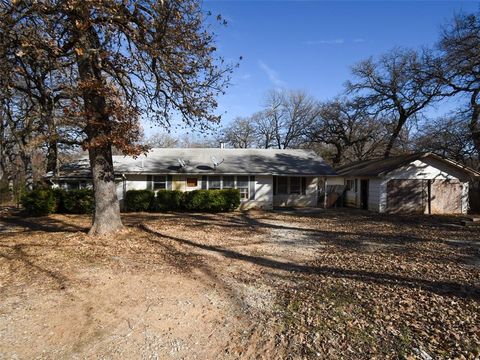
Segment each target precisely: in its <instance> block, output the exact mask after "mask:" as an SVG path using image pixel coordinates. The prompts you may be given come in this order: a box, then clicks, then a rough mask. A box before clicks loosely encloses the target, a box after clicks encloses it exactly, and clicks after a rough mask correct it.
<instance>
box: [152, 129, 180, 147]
mask: <svg viewBox="0 0 480 360" xmlns="http://www.w3.org/2000/svg"><path fill="white" fill-rule="evenodd" d="M144 144H145V145H147V146H148V147H151V148H174V147H177V146H178V144H179V140H178V139H177V138H175V137H173V136H172V135H171V134H169V133H166V132H158V133H156V134H153V135H151V136H150V137H148V138H147V139H145V140H144Z"/></svg>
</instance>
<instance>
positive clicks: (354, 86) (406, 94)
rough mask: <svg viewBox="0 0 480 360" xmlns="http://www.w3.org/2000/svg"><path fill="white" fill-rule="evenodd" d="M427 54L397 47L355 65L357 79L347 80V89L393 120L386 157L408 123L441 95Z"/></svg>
mask: <svg viewBox="0 0 480 360" xmlns="http://www.w3.org/2000/svg"><path fill="white" fill-rule="evenodd" d="M424 56H427V55H426V54H422V55H419V53H417V52H415V51H413V50H405V49H394V50H392V51H390V52H388V53H386V54H384V55H383V56H381V57H380V58H379V59H378V60H374V59H373V58H370V59H367V60H364V61H362V62H360V63H359V64H357V65H355V66H354V67H353V68H352V73H353V75H354V76H355V78H356V79H355V81H349V82H347V85H346V86H347V90H348V91H349V92H350V93H355V94H356V95H358V96H359V97H361V98H362V99H363V102H364V105H365V106H366V107H368V108H369V109H370V111H371V112H372V113H373V114H375V115H376V116H382V117H383V118H386V119H392V120H393V122H392V124H391V126H390V127H391V129H392V130H391V134H390V137H389V141H388V143H387V146H386V148H385V151H384V156H385V157H388V156H390V153H391V151H392V148H393V147H394V145H395V142H396V140H397V138H398V136H399V135H400V133H401V131H402V129H403V127H404V126H405V124H406V123H407V122H408V121H411V120H415V119H417V118H418V116H419V115H420V114H421V112H422V111H423V110H424V109H425V108H426V107H427V106H429V105H430V104H432V102H433V101H435V100H438V99H439V98H440V97H441V91H440V90H441V85H440V84H439V83H438V82H437V81H435V80H434V79H432V77H431V76H429V75H428V72H427V71H425V63H426V61H425V59H424Z"/></svg>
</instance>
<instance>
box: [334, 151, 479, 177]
mask: <svg viewBox="0 0 480 360" xmlns="http://www.w3.org/2000/svg"><path fill="white" fill-rule="evenodd" d="M425 158H432V159H434V160H437V161H440V162H442V163H444V164H446V165H448V166H450V167H453V168H455V169H456V170H457V171H461V172H463V173H465V174H466V175H469V176H480V172H478V171H477V170H474V169H471V168H469V167H467V166H464V165H462V164H460V163H458V162H456V161H453V160H451V159H448V158H445V157H443V156H440V155H437V154H433V153H429V152H426V153H414V154H408V155H400V156H393V157H389V158H379V159H373V160H365V161H357V162H354V163H351V164H347V165H343V166H340V167H338V168H336V171H337V173H338V174H339V175H342V176H357V177H360V176H365V177H370V176H383V175H385V174H387V173H389V172H391V171H393V170H395V169H398V168H399V167H402V166H404V165H407V164H410V163H411V162H413V161H416V160H421V159H425Z"/></svg>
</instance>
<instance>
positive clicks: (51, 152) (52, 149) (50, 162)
mask: <svg viewBox="0 0 480 360" xmlns="http://www.w3.org/2000/svg"><path fill="white" fill-rule="evenodd" d="M51 136H52V135H51V134H50V136H49V140H48V150H47V169H46V170H47V172H50V171H51V172H52V173H53V175H54V176H55V175H56V174H57V166H58V144H57V139H56V138H52V137H51Z"/></svg>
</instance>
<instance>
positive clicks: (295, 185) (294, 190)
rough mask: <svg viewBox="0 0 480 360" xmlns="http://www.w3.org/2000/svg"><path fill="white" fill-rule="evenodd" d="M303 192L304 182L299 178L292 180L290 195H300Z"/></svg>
mask: <svg viewBox="0 0 480 360" xmlns="http://www.w3.org/2000/svg"><path fill="white" fill-rule="evenodd" d="M301 191H302V180H301V178H299V177H291V178H290V194H299V195H300V192H301Z"/></svg>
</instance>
